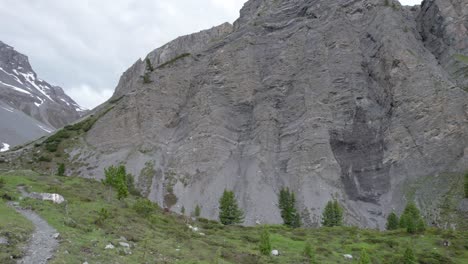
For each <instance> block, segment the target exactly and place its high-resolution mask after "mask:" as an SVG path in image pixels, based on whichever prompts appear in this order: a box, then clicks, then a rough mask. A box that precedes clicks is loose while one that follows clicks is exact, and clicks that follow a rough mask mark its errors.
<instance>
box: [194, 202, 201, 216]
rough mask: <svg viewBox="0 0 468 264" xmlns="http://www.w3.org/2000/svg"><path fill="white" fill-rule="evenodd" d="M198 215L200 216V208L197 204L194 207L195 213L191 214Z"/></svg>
mask: <svg viewBox="0 0 468 264" xmlns="http://www.w3.org/2000/svg"><path fill="white" fill-rule="evenodd" d="M200 214H201V208H200V205H198V204H197V206H195V212H193V216H195V217H200Z"/></svg>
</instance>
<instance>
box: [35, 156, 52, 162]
mask: <svg viewBox="0 0 468 264" xmlns="http://www.w3.org/2000/svg"><path fill="white" fill-rule="evenodd" d="M38 160H39V161H40V162H51V161H52V159H51V158H49V157H47V156H40V157H39V159H38Z"/></svg>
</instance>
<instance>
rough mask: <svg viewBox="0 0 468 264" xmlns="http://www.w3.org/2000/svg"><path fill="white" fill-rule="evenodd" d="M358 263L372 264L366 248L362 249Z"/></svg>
mask: <svg viewBox="0 0 468 264" xmlns="http://www.w3.org/2000/svg"><path fill="white" fill-rule="evenodd" d="M358 263H359V264H371V260H370V257H369V254H367V251H366V250H365V249H363V250H362V251H361V256H360V257H359V262H358Z"/></svg>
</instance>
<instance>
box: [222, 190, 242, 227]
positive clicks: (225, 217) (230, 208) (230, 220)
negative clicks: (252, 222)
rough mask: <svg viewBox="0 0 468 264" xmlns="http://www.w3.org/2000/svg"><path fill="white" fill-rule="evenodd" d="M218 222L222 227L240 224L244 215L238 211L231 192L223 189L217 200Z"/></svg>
mask: <svg viewBox="0 0 468 264" xmlns="http://www.w3.org/2000/svg"><path fill="white" fill-rule="evenodd" d="M219 220H220V222H221V223H222V224H224V225H232V224H240V223H242V222H243V221H244V213H243V212H242V210H241V209H239V207H238V205H237V201H236V197H235V196H234V192H233V191H228V190H226V189H225V190H224V193H223V195H222V196H221V198H220V199H219Z"/></svg>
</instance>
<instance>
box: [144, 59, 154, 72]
mask: <svg viewBox="0 0 468 264" xmlns="http://www.w3.org/2000/svg"><path fill="white" fill-rule="evenodd" d="M145 62H146V70H147V71H149V72H152V71H154V68H153V65H152V64H151V61H150V59H149V58H146V59H145Z"/></svg>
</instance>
